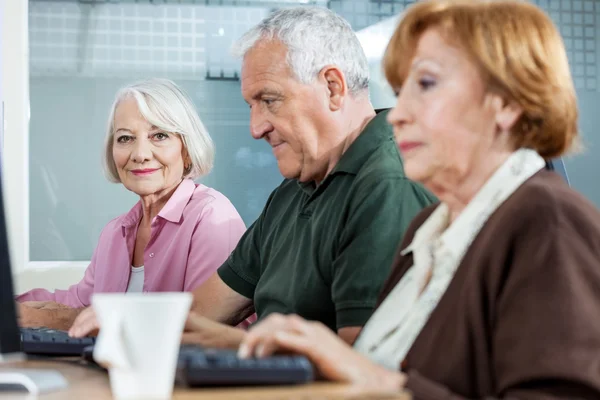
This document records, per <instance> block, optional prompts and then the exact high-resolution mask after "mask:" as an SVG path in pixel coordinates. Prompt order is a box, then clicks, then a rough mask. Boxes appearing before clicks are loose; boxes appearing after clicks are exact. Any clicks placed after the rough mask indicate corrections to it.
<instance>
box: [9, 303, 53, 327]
mask: <svg viewBox="0 0 600 400" xmlns="http://www.w3.org/2000/svg"><path fill="white" fill-rule="evenodd" d="M27 303H34V302H25V303H19V302H17V305H16V309H17V320H18V323H19V326H22V327H24V328H38V327H43V326H45V325H46V321H44V315H43V313H40V312H39V308H38V307H36V306H37V305H38V304H31V306H30V305H27Z"/></svg>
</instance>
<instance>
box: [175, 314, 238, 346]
mask: <svg viewBox="0 0 600 400" xmlns="http://www.w3.org/2000/svg"><path fill="white" fill-rule="evenodd" d="M245 334H246V332H245V331H244V330H242V329H240V328H234V327H232V326H229V325H225V324H221V323H219V322H215V321H213V320H211V319H208V318H206V317H203V316H201V315H198V314H196V313H194V312H191V313H190V315H189V316H188V319H187V321H186V323H185V331H184V333H183V337H182V338H181V342H182V343H183V344H197V345H200V346H204V347H215V348H221V349H237V348H238V346H239V345H240V343H241V342H242V339H243V338H244V335H245Z"/></svg>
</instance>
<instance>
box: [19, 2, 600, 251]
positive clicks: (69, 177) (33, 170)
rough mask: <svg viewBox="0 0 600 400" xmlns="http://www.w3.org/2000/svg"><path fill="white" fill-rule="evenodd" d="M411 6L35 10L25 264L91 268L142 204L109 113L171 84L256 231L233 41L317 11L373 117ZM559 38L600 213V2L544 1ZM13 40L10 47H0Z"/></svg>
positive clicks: (93, 5)
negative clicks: (282, 17)
mask: <svg viewBox="0 0 600 400" xmlns="http://www.w3.org/2000/svg"><path fill="white" fill-rule="evenodd" d="M410 3H412V1H384V0H332V1H322V0H305V1H302V0H301V1H292V0H289V1H285V0H279V1H271V0H248V1H237V0H202V1H198V0H154V1H152V0H138V1H127V0H110V1H108V0H106V1H104V0H68V1H67V0H63V1H47V0H30V1H29V69H30V80H29V85H30V112H31V117H30V118H31V119H30V134H29V148H30V151H29V217H30V218H29V221H30V222H29V259H30V261H32V262H36V261H46V262H47V261H86V260H89V259H90V257H91V253H92V251H93V249H94V246H95V245H96V242H97V239H98V235H99V233H100V230H101V229H102V227H103V226H104V225H105V224H106V223H107V222H108V221H109V220H110V219H112V218H114V217H116V216H117V215H119V214H121V213H124V212H126V211H127V210H129V209H130V208H131V207H132V206H133V204H134V203H135V202H136V201H137V197H136V196H135V195H133V194H131V193H129V192H127V191H126V190H125V189H124V188H123V187H122V186H120V185H115V184H111V183H109V182H107V181H106V179H105V178H104V176H103V174H102V169H101V154H102V146H103V138H104V134H105V129H106V125H107V116H108V111H109V107H110V105H111V103H112V101H113V96H114V95H115V92H116V91H117V90H118V89H119V88H120V87H121V86H123V85H124V84H127V83H130V82H132V81H136V80H139V79H142V78H147V77H166V78H170V79H173V80H174V81H176V82H177V83H178V84H180V85H181V86H182V87H183V88H184V89H185V90H186V91H187V92H188V93H189V94H190V96H191V97H192V99H193V100H194V102H195V105H196V107H197V109H198V112H199V114H200V117H201V118H202V120H203V122H204V123H205V125H206V126H207V128H208V130H209V132H210V134H211V136H212V138H213V139H214V141H215V143H216V148H217V156H216V163H215V168H214V170H213V172H212V173H211V174H210V175H209V176H207V177H205V178H204V179H203V181H202V182H203V183H205V184H206V185H208V186H212V187H214V188H216V189H217V190H219V191H221V192H223V193H224V194H225V195H226V196H227V197H229V199H230V200H231V201H232V202H233V204H234V205H235V206H236V208H237V209H238V211H239V212H240V214H241V215H242V217H243V218H244V221H245V222H246V224H247V225H250V224H251V223H252V222H253V221H254V219H255V218H256V217H257V216H258V214H259V213H260V211H261V209H262V207H263V205H264V203H265V201H266V199H267V197H268V195H269V193H270V192H271V191H272V190H273V189H274V188H275V187H276V186H277V185H278V184H279V182H280V181H281V179H282V178H281V176H280V174H279V171H278V169H277V165H276V162H275V159H274V157H273V155H272V153H271V150H270V148H269V146H268V145H267V144H266V143H263V142H262V141H255V140H253V139H252V138H251V136H250V134H249V128H248V123H249V109H248V106H247V105H246V103H245V102H244V100H243V99H242V97H241V94H240V82H239V79H238V77H239V70H240V61H239V60H236V59H233V58H232V57H231V56H230V55H229V48H230V46H231V44H232V43H233V41H234V40H235V39H237V38H238V37H239V36H241V34H242V33H243V32H245V31H246V30H247V29H249V28H250V27H251V26H253V25H254V24H256V23H257V22H259V21H260V20H261V19H262V18H263V17H265V16H266V15H268V13H269V12H271V11H272V10H274V9H277V8H281V7H290V6H304V5H313V6H314V5H316V6H321V7H328V8H330V9H332V10H334V11H336V12H337V13H339V14H340V15H342V16H343V17H345V18H346V19H347V20H348V21H349V22H350V23H351V25H352V27H353V28H354V30H355V31H356V32H357V34H358V36H359V38H360V40H361V43H362V44H363V47H364V48H365V51H366V53H367V56H368V58H369V61H370V65H371V74H372V83H371V98H372V101H373V104H374V106H375V107H376V108H383V107H391V106H392V105H393V103H394V98H393V96H392V92H391V90H390V89H389V88H388V87H387V85H386V83H385V81H384V79H383V77H382V74H381V70H380V61H381V56H382V54H383V51H384V49H385V45H386V44H387V40H388V38H389V37H390V35H391V33H392V31H393V29H394V27H395V25H396V22H397V19H398V16H399V15H400V13H402V11H403V10H404V8H405V7H406V6H407V5H409V4H410ZM536 3H537V4H539V5H540V6H542V7H543V8H544V9H546V10H547V11H548V13H549V14H550V15H551V17H552V18H553V19H554V21H555V22H556V24H557V25H558V26H559V28H560V30H561V32H562V34H563V36H564V40H565V44H566V46H567V49H568V52H569V59H570V62H571V66H572V70H573V74H574V79H575V83H576V86H577V94H578V97H579V103H580V105H581V130H582V133H583V137H584V141H585V144H586V147H587V149H586V151H585V152H584V153H582V154H578V155H574V156H572V157H569V158H567V159H566V165H567V171H568V173H569V176H570V178H571V184H572V185H573V186H574V187H575V188H576V189H578V190H579V191H580V192H581V193H583V194H584V195H585V196H587V197H588V198H589V199H590V200H592V201H593V202H594V203H595V204H596V205H597V206H600V184H599V183H598V179H597V176H598V174H599V173H600V158H599V157H598V155H596V153H595V151H596V149H597V147H598V146H597V143H600V136H599V135H600V133H598V127H600V93H599V87H600V86H599V83H598V77H599V76H600V72H599V61H598V54H599V53H600V48H599V46H600V37H599V36H600V34H599V31H598V24H599V20H600V18H599V16H600V1H596V0H586V1H574V0H555V1H549V0H539V1H537V2H536ZM7 40H10V38H7Z"/></svg>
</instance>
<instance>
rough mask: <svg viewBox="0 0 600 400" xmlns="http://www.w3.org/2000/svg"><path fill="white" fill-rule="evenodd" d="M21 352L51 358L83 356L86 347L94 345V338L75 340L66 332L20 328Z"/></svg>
mask: <svg viewBox="0 0 600 400" xmlns="http://www.w3.org/2000/svg"><path fill="white" fill-rule="evenodd" d="M20 329H21V351H23V352H24V353H27V354H43V355H49V356H81V354H82V352H83V349H84V348H85V347H86V346H90V345H93V344H94V343H95V341H96V339H95V338H93V337H85V338H81V339H74V338H72V337H70V336H69V334H68V333H67V332H65V331H57V330H54V329H47V328H20Z"/></svg>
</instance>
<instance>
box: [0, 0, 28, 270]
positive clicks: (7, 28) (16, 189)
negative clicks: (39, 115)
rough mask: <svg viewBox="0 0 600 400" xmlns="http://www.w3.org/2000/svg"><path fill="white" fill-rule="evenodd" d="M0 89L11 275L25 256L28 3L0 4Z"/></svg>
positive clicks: (15, 0)
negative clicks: (2, 105) (0, 42)
mask: <svg viewBox="0 0 600 400" xmlns="http://www.w3.org/2000/svg"><path fill="white" fill-rule="evenodd" d="M3 2H4V4H3V14H2V16H1V18H2V20H1V21H0V29H2V37H3V38H5V40H4V41H3V43H2V61H3V63H2V77H1V78H2V88H3V96H4V105H5V109H4V116H5V121H4V122H5V131H4V146H3V153H4V154H3V168H2V172H3V177H2V178H3V187H4V199H5V207H6V212H7V224H8V234H9V235H8V236H9V246H10V249H11V260H12V266H13V273H15V274H17V273H18V272H20V271H22V270H23V269H24V267H25V263H26V262H27V260H26V259H25V255H26V254H28V252H29V249H28V243H29V242H28V237H26V232H27V229H26V228H27V226H28V224H29V221H28V212H27V211H28V204H25V202H24V201H23V199H24V198H25V199H26V198H27V196H26V194H27V191H28V190H29V188H28V180H29V179H28V175H29V174H28V162H27V161H28V160H27V156H28V141H27V137H28V135H27V129H28V127H27V125H28V104H29V101H28V96H29V88H28V81H29V69H28V56H27V52H28V45H27V43H28V41H27V6H28V1H27V0H3Z"/></svg>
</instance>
